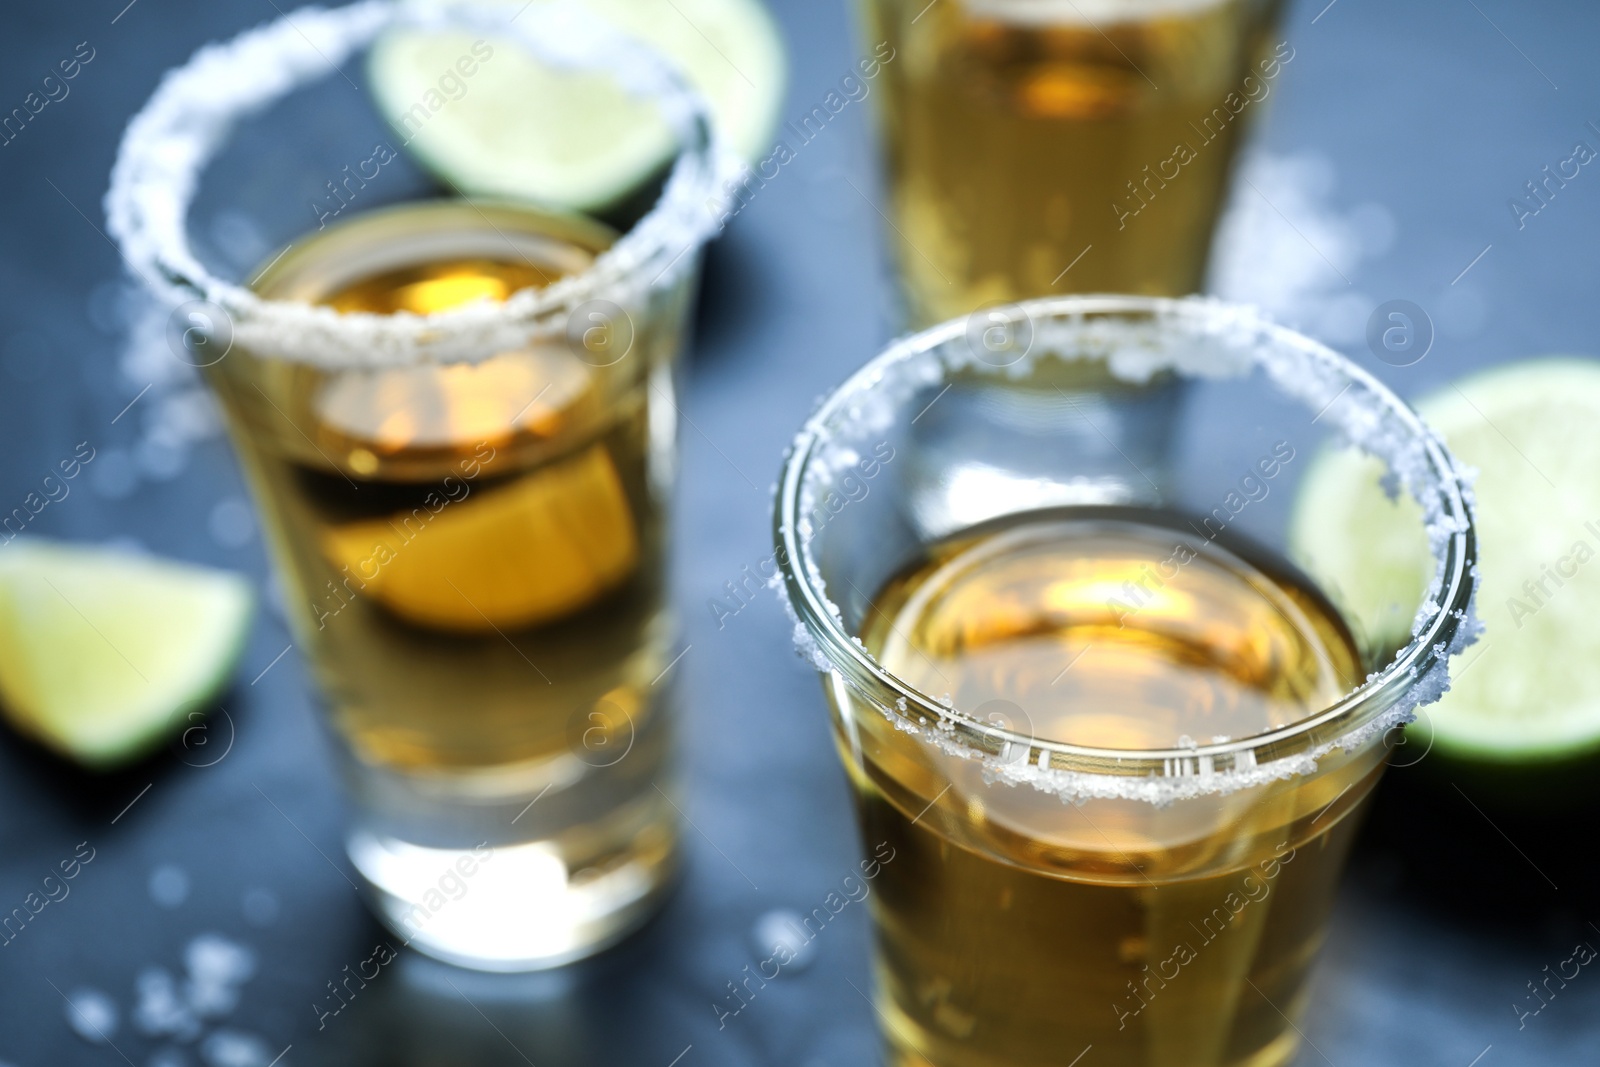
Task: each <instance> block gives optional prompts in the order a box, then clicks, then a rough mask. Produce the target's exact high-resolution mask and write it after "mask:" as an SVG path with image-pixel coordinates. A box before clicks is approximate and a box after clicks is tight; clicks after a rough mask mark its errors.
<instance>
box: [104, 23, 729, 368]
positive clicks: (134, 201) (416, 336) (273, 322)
mask: <svg viewBox="0 0 1600 1067" xmlns="http://www.w3.org/2000/svg"><path fill="white" fill-rule="evenodd" d="M507 15H508V12H507V9H506V7H505V5H503V4H498V3H494V2H493V0H449V2H448V3H444V4H437V5H420V4H404V3H395V2H393V0H359V2H357V3H354V4H350V5H347V6H345V7H340V8H334V9H331V10H329V9H318V8H302V9H299V10H297V11H294V12H292V13H289V14H284V15H281V16H280V17H279V18H277V19H275V20H273V21H270V22H267V23H264V24H262V25H260V26H256V27H254V28H252V29H248V30H245V31H243V32H241V33H239V34H238V35H236V36H235V37H233V38H231V39H230V40H227V41H224V42H220V43H212V44H208V45H205V46H203V47H201V48H199V49H198V50H196V51H195V52H194V53H193V55H191V56H190V57H189V59H188V60H186V61H185V62H184V63H183V64H181V65H179V66H177V67H174V68H172V69H171V70H169V71H167V72H166V74H165V75H164V76H163V78H162V80H161V82H160V84H159V85H158V86H157V88H156V90H155V92H154V93H153V94H151V96H150V98H149V100H148V101H146V103H145V104H144V106H143V107H142V108H140V109H139V111H138V112H137V113H135V115H134V116H133V118H132V119H130V120H129V122H128V125H127V127H126V129H125V131H124V133H123V137H122V141H121V144H120V145H119V147H118V150H117V157H116V162H115V163H114V165H113V167H112V171H111V183H110V187H109V189H108V190H107V192H106V196H105V211H106V218H107V229H108V231H109V233H110V235H111V236H112V238H113V239H114V240H115V242H116V244H117V246H118V249H119V250H120V252H121V253H122V258H123V261H124V263H125V264H126V266H127V267H128V268H129V270H130V271H131V272H132V273H133V274H134V275H136V276H138V277H139V278H140V279H141V280H142V281H143V282H144V284H145V285H146V287H147V288H149V289H150V290H151V291H152V292H154V293H155V294H156V295H157V296H160V297H164V298H166V299H167V301H168V302H169V303H173V304H182V303H187V302H190V301H200V302H203V303H204V304H205V305H208V306H209V308H210V309H214V313H217V314H220V316H221V317H222V318H223V319H224V320H225V321H226V329H227V330H228V331H229V333H230V335H231V337H233V338H237V339H241V340H246V339H249V338H252V337H253V338H255V339H256V340H257V341H258V342H259V343H262V344H264V345H265V346H266V347H271V348H277V349H281V350H283V351H282V352H281V353H280V354H282V355H283V356H284V357H285V358H288V359H291V360H297V361H304V362H313V363H326V364H331V365H334V366H339V367H344V366H370V365H381V366H396V365H403V364H404V363H407V362H435V363H447V362H473V361H476V360H479V359H482V358H486V356H487V355H489V354H492V351H491V350H492V349H494V348H495V347H496V346H497V345H501V344H504V343H506V342H507V341H508V340H510V339H511V338H510V337H509V336H508V335H509V334H510V333H512V332H513V331H521V336H522V337H523V338H524V339H525V338H526V331H527V330H528V328H529V327H530V326H531V327H538V326H539V325H541V322H542V321H543V320H548V318H549V317H550V316H552V314H555V313H559V312H561V311H563V310H567V311H569V312H570V311H571V310H572V309H573V308H575V307H577V306H579V305H581V304H583V303H584V302H586V301H589V300H592V299H595V298H596V297H599V296H601V295H608V296H616V295H617V294H619V293H621V294H623V295H624V296H627V297H631V296H633V295H635V294H634V292H633V291H634V290H637V291H639V292H648V291H650V290H651V289H653V288H655V287H657V286H659V285H661V284H662V281H663V279H664V278H667V277H668V276H669V275H670V276H671V278H672V279H673V280H676V279H677V278H678V277H681V276H682V274H683V272H684V271H686V270H688V269H690V268H691V267H692V265H693V264H694V262H695V260H694V258H693V257H692V256H690V255H689V252H690V251H692V250H694V249H697V248H699V247H700V245H702V244H703V243H704V242H705V241H706V240H708V239H709V238H710V237H711V236H713V235H714V234H715V233H716V232H718V231H719V230H720V228H721V226H722V215H721V214H720V213H719V212H717V211H715V210H712V206H713V205H714V204H715V203H716V202H717V201H718V200H719V199H720V198H721V197H722V196H723V189H724V188H725V186H726V184H727V183H728V182H729V181H731V180H734V179H736V178H737V177H738V176H739V175H740V174H741V173H742V171H743V163H742V161H740V160H739V159H738V158H737V156H736V155H735V154H734V153H733V151H732V149H731V148H730V147H729V146H728V145H727V143H726V141H725V139H724V138H723V136H722V134H721V131H720V129H719V127H718V125H717V124H716V122H715V121H714V119H713V116H712V112H711V109H710V105H709V104H708V103H707V102H706V100H705V98H704V96H703V95H702V94H701V93H700V92H699V91H698V90H697V89H695V88H694V87H693V86H692V85H691V84H690V83H689V82H688V81H687V80H686V79H685V78H684V76H683V75H682V74H681V73H680V72H679V71H678V70H677V68H676V67H674V66H673V65H672V64H671V63H670V62H669V61H668V60H666V59H665V58H664V57H663V56H662V55H661V54H660V53H659V52H657V51H656V50H655V49H653V48H651V47H649V46H648V45H646V44H643V43H641V42H640V41H638V40H637V39H635V38H633V37H631V36H629V35H628V34H626V33H624V32H622V31H621V30H618V29H616V28H614V27H612V26H611V25H610V24H608V23H606V22H604V21H603V20H601V19H600V18H599V17H598V16H596V15H593V14H590V13H587V12H585V11H583V10H581V9H577V8H573V7H571V6H570V5H563V4H550V5H537V4H536V5H532V6H529V7H525V8H524V10H523V11H522V12H519V13H517V14H516V15H512V16H511V19H510V20H509V21H508V18H507ZM392 28H411V29H419V30H425V31H429V32H441V31H449V30H471V31H476V32H482V33H485V34H490V35H494V36H496V37H497V38H499V39H509V40H511V41H513V42H514V43H515V44H517V45H518V46H520V47H521V48H523V49H524V50H526V51H527V52H528V53H529V55H531V56H532V57H534V58H535V59H538V60H540V61H541V62H545V63H548V64H550V65H552V66H556V67H562V68H567V69H574V70H583V71H591V72H597V73H603V74H607V75H610V76H611V77H612V78H613V79H614V80H615V81H616V82H617V83H618V85H619V86H620V87H621V88H622V89H623V90H624V91H625V92H626V93H628V95H630V96H632V97H634V98H636V99H642V100H646V101H649V102H651V103H652V104H654V105H655V106H656V108H657V109H658V111H659V113H660V115H661V117H662V119H663V120H664V121H665V122H666V124H667V126H668V128H669V131H670V132H671V133H672V135H673V137H674V139H675V141H676V143H677V155H676V158H675V160H674V162H673V163H672V165H671V168H670V170H669V172H668V175H667V178H666V181H665V183H664V185H663V187H662V190H661V193H660V195H659V198H658V199H657V201H656V203H655V204H654V205H652V207H651V208H650V210H649V211H648V212H647V213H646V214H645V215H644V216H643V217H642V218H641V219H640V220H639V221H638V222H637V223H635V224H634V225H633V227H631V228H630V229H629V230H628V231H627V232H626V233H624V234H622V235H621V236H620V237H619V238H618V239H617V240H616V242H615V243H613V244H612V245H611V246H610V247H609V248H607V249H605V250H604V251H603V252H601V253H600V254H599V255H598V256H596V257H595V259H594V262H593V263H591V264H590V266H589V267H588V268H587V269H586V270H583V271H581V272H579V273H576V274H572V275H568V276H566V277H563V278H560V279H557V280H556V281H555V282H554V283H552V284H550V285H548V286H545V287H543V288H529V289H523V290H521V291H519V292H517V293H513V294H511V296H509V297H508V298H507V299H506V300H505V301H503V302H500V303H495V304H476V305H468V306H464V307H460V308H452V309H449V310H445V311H439V312H435V313H432V314H429V315H417V314H413V313H409V312H395V313H392V314H375V313H371V312H339V311H335V310H334V309H332V308H328V307H322V306H315V305H309V304H305V303H301V302H298V301H294V300H275V299H269V298H265V297H262V296H260V295H258V294H257V293H255V292H254V291H253V290H252V289H251V288H250V282H249V281H246V282H243V283H239V282H231V281H227V280H225V279H223V278H219V277H217V276H216V275H215V274H213V273H212V272H211V271H210V270H209V269H207V268H206V267H205V266H204V265H203V264H202V263H201V262H200V260H199V258H198V257H197V256H196V255H195V254H194V251H193V249H192V248H191V247H190V243H189V239H188V235H187V232H186V225H187V221H188V215H189V209H190V206H191V204H192V202H193V200H194V197H195V193H196V190H197V188H198V186H199V183H200V181H201V177H202V175H203V174H204V171H205V169H206V167H207V166H208V165H209V164H210V163H211V161H212V160H213V159H214V158H215V157H216V155H217V153H218V152H219V151H220V150H221V149H222V148H223V147H224V145H225V144H226V143H227V140H228V137H229V136H230V134H231V133H232V132H233V129H234V127H235V125H236V124H237V123H238V122H239V121H240V120H242V119H244V118H246V117H249V116H251V115H254V114H258V113H260V112H261V111H264V110H266V109H267V108H269V107H271V106H273V105H274V104H276V103H278V102H279V101H281V100H282V99H283V98H284V97H286V96H288V95H289V94H290V93H292V92H293V91H295V90H298V89H301V88H304V87H305V86H306V85H308V84H311V83H312V82H315V81H317V80H320V79H323V78H326V77H328V76H329V75H330V74H335V75H336V74H339V73H340V70H339V64H341V63H342V62H344V60H346V59H347V58H348V57H349V56H350V55H351V54H352V53H354V52H356V51H357V50H359V49H361V48H364V47H366V46H367V45H369V44H371V43H372V42H373V41H374V40H375V39H376V38H377V37H378V35H379V34H380V33H382V32H383V31H385V30H388V29H392ZM446 184H447V185H450V186H451V188H453V189H454V188H455V187H454V185H453V183H451V182H449V181H448V180H446ZM455 191H456V193H457V194H458V198H459V200H460V202H462V203H467V204H472V203H475V202H486V201H489V200H500V201H503V200H504V198H503V197H474V196H467V195H465V194H462V193H461V190H459V189H455ZM447 202H453V200H450V199H449V198H447ZM511 203H516V202H515V201H511ZM526 206H527V207H528V208H530V209H532V210H537V211H546V212H548V211H552V210H554V209H552V208H551V207H550V206H548V205H540V204H538V203H534V202H529V203H527V205H526ZM358 217H359V216H358ZM491 225H492V224H491ZM289 247H293V245H292V244H291V245H290V246H289ZM282 251H284V252H286V251H288V248H285V249H283V250H282ZM280 254H281V253H280ZM269 267H270V264H269ZM652 268H654V272H653V273H651V271H652ZM647 273H649V274H650V276H649V277H645V276H644V275H646V274H647ZM560 325H561V324H557V328H559V327H560ZM285 338H290V339H299V343H295V342H294V341H293V340H291V341H287V342H286V341H285V340H284V339H285ZM268 342H277V343H276V344H270V343H268ZM408 353H409V357H408Z"/></svg>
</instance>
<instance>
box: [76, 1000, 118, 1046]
mask: <svg viewBox="0 0 1600 1067" xmlns="http://www.w3.org/2000/svg"><path fill="white" fill-rule="evenodd" d="M67 1025H68V1026H70V1027H72V1032H73V1033H75V1034H77V1035H78V1036H79V1037H81V1038H83V1039H84V1040H85V1041H87V1042H89V1043H90V1044H91V1045H99V1044H105V1043H108V1042H109V1041H110V1040H111V1038H112V1036H113V1035H114V1034H116V1032H117V1005H116V1002H115V1001H113V1000H112V999H111V998H110V997H108V996H106V995H105V994H104V993H102V992H100V991H99V990H98V989H76V990H73V992H72V993H71V994H69V995H68V997H67Z"/></svg>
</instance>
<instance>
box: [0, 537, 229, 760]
mask: <svg viewBox="0 0 1600 1067" xmlns="http://www.w3.org/2000/svg"><path fill="white" fill-rule="evenodd" d="M250 609H251V594H250V587H249V585H248V584H247V583H246V582H245V580H244V579H243V578H241V577H239V576H238V575H234V574H229V573H227V572H224V571H216V570H211V569H209V568H203V567H196V566H191V565H188V564H181V563H173V562H169V561H164V560H154V559H147V558H144V557H141V556H135V555H129V554H126V553H121V552H114V551H110V550H106V549H98V548H84V547H78V546H68V545H61V544H53V543H49V542H45V541H42V540H39V539H37V538H29V539H24V540H18V541H13V542H11V543H10V544H7V545H4V546H0V709H3V710H4V713H5V715H6V716H7V717H8V718H9V719H10V720H11V722H12V724H13V725H14V726H16V727H17V728H18V729H19V730H21V731H22V732H24V733H26V734H29V735H30V736H32V737H33V738H34V739H36V740H38V741H40V742H42V743H43V744H45V745H48V746H49V747H51V748H53V749H55V750H56V751H58V752H60V753H62V754H63V755H66V756H68V757H70V758H72V759H75V760H77V761H78V762H80V763H83V764H85V765H87V766H89V767H93V768H96V769H106V768H110V767H113V766H116V765H117V764H120V763H126V762H129V761H130V760H133V759H135V758H137V757H139V756H142V755H144V754H146V753H147V752H149V751H150V750H151V749H153V748H155V747H156V746H157V745H159V743H160V742H161V739H162V738H163V737H164V736H166V734H167V733H169V732H170V731H171V730H172V729H174V728H175V727H177V726H178V725H180V724H182V723H183V722H184V721H186V717H187V715H188V713H189V712H191V711H193V710H196V709H195V707H194V705H195V704H196V703H197V702H198V701H201V700H203V699H205V698H206V697H208V696H210V695H211V694H213V693H214V692H216V691H217V690H218V689H219V688H220V687H221V686H222V683H223V682H224V681H225V680H226V679H227V677H228V675H229V673H230V672H231V670H232V669H233V665H234V662H235V661H236V660H237V659H238V656H239V651H240V649H241V647H242V645H243V644H244V637H245V633H246V631H247V629H248V625H249V621H250Z"/></svg>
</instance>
